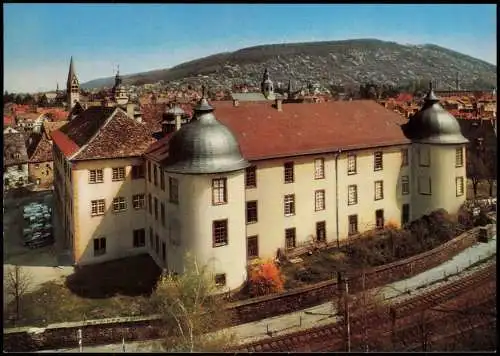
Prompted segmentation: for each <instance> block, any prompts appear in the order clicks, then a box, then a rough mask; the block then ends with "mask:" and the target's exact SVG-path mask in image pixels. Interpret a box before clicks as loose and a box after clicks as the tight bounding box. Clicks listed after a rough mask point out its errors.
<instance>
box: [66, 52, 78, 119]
mask: <svg viewBox="0 0 500 356" xmlns="http://www.w3.org/2000/svg"><path fill="white" fill-rule="evenodd" d="M66 91H67V95H68V97H67V106H68V111H71V109H72V108H73V106H75V104H76V103H77V102H78V101H80V82H79V81H78V77H77V76H76V72H75V66H74V64H73V56H71V60H70V62H69V72H68V81H67V83H66Z"/></svg>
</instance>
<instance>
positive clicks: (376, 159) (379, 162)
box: [373, 151, 384, 171]
mask: <svg viewBox="0 0 500 356" xmlns="http://www.w3.org/2000/svg"><path fill="white" fill-rule="evenodd" d="M383 168H384V161H383V154H382V151H376V152H374V154H373V170H374V171H380V170H382V169H383Z"/></svg>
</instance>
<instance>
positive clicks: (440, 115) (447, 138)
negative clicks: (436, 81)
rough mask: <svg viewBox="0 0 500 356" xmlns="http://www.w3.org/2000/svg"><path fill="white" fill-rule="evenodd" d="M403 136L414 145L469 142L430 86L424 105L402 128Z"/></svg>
mask: <svg viewBox="0 0 500 356" xmlns="http://www.w3.org/2000/svg"><path fill="white" fill-rule="evenodd" d="M403 131H404V133H405V135H406V136H407V137H408V138H409V139H410V140H412V141H413V142H415V143H430V144H463V143H467V142H469V141H468V140H467V139H466V138H465V137H464V136H463V135H462V130H461V129H460V125H459V123H458V121H457V119H456V118H455V117H453V115H451V114H450V113H449V112H448V111H446V110H445V109H444V108H443V107H442V106H441V104H439V99H438V98H437V97H436V95H435V94H434V91H433V90H432V84H431V85H430V88H429V92H428V93H427V96H426V97H425V99H424V105H423V106H422V108H421V109H420V111H418V112H417V113H416V114H415V115H413V116H412V117H410V121H409V122H408V123H406V124H405V125H404V126H403Z"/></svg>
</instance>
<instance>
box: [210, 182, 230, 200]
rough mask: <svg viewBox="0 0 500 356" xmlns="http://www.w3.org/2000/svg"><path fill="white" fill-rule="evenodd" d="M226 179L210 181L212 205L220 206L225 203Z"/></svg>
mask: <svg viewBox="0 0 500 356" xmlns="http://www.w3.org/2000/svg"><path fill="white" fill-rule="evenodd" d="M226 185H227V179H226V178H217V179H212V204H213V205H221V204H226V203H227V187H226Z"/></svg>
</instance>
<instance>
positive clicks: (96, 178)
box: [89, 169, 104, 184]
mask: <svg viewBox="0 0 500 356" xmlns="http://www.w3.org/2000/svg"><path fill="white" fill-rule="evenodd" d="M102 182H104V174H103V171H102V169H91V170H89V183H91V184H95V183H102Z"/></svg>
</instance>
